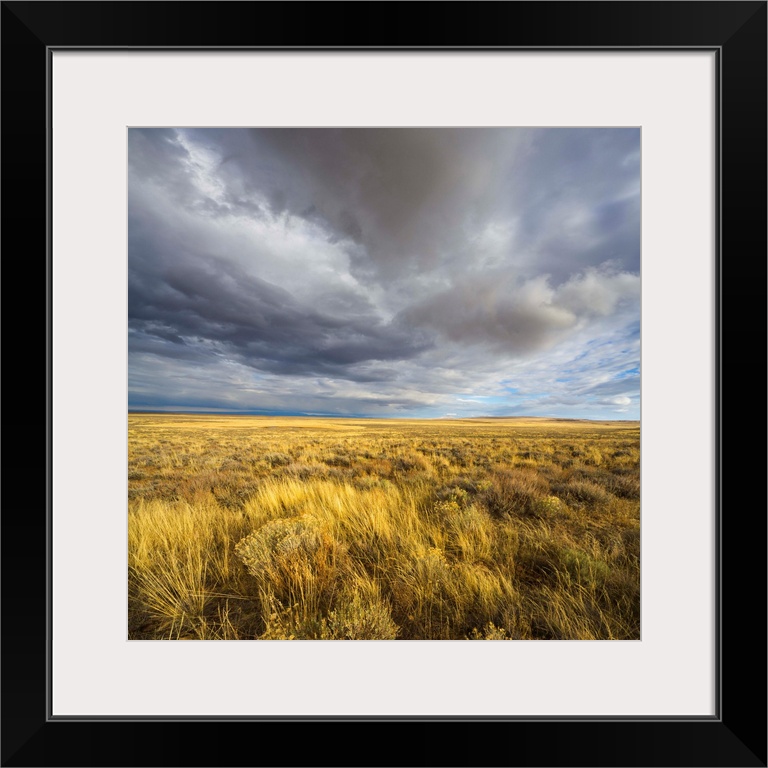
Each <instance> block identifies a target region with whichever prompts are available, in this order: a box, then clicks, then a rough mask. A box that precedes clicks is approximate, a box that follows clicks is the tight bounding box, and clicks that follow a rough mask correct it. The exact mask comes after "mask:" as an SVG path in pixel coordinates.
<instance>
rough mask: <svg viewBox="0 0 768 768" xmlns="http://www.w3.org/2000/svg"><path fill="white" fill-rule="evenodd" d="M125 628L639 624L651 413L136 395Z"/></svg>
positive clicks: (137, 635) (484, 633) (592, 630)
mask: <svg viewBox="0 0 768 768" xmlns="http://www.w3.org/2000/svg"><path fill="white" fill-rule="evenodd" d="M128 427H129V443H128V448H129V458H128V496H129V504H128V568H129V573H128V590H129V595H128V598H129V599H128V631H129V638H131V639H201V640H211V639H221V640H249V639H331V640H343V639H353V640H354V639H360V640H366V639H377V640H391V639H398V640H419V639H445V640H461V639H489V640H490V639H499V640H501V639H558V640H588V639H639V637H640V427H639V424H638V423H637V422H586V421H584V422H580V421H565V420H546V419H465V420H455V421H375V420H351V419H310V418H267V417H255V416H253V417H252V416H195V415H191V416H190V415H155V414H130V415H129V418H128Z"/></svg>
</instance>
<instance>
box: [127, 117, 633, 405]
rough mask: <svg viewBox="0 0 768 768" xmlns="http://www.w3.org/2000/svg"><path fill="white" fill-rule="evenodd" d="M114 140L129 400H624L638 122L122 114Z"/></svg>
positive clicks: (629, 376)
mask: <svg viewBox="0 0 768 768" xmlns="http://www.w3.org/2000/svg"><path fill="white" fill-rule="evenodd" d="M128 160H129V211H128V215H129V226H128V232H129V251H128V252H129V264H128V266H129V406H130V407H132V408H160V409H166V408H181V409H187V408H197V409H212V410H213V409H225V410H236V411H254V412H275V413H310V412H311V413H328V414H339V415H371V416H386V415H390V416H435V417H440V416H444V415H446V414H449V413H450V414H457V415H481V414H489V415H504V414H510V415H511V414H518V413H519V414H527V413H535V414H536V415H557V416H574V417H595V418H637V417H638V416H639V319H640V317H639V312H640V310H639V307H640V274H639V272H640V132H639V129H628V128H605V129H591V128H589V129H587V128H549V129H546V128H394V129H393V128H386V129H367V128H365V129H364V128H350V129H325V128H322V129H321V128H317V129H298V128H296V129H293V128H283V129H260V128H254V129H230V128H220V129H197V128H195V129H186V128H178V129H173V128H142V129H138V128H136V129H130V130H129V152H128ZM617 414H618V415H617Z"/></svg>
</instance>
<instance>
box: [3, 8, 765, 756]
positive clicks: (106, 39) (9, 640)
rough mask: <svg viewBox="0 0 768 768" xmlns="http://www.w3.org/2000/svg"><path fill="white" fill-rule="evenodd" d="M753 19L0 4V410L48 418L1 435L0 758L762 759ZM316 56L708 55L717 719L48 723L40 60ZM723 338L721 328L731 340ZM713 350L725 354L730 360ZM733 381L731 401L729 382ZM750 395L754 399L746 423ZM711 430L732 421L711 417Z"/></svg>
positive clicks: (758, 183)
mask: <svg viewBox="0 0 768 768" xmlns="http://www.w3.org/2000/svg"><path fill="white" fill-rule="evenodd" d="M766 8H767V3H766V2H738V1H737V2H718V1H713V2H707V1H699V0H691V1H690V2H614V1H612V0H609V1H606V2H579V1H578V0H577V1H575V2H488V3H486V2H476V3H464V2H455V3H453V2H451V3H417V2H407V3H405V2H404V3H395V2H389V3H383V2H372V3H343V4H342V3H339V4H336V3H325V2H316V3H314V2H310V3H301V2H283V3H280V2H274V3H273V2H254V3H250V2H215V3H214V2H98V1H97V2H3V3H2V17H1V19H2V49H1V55H2V65H3V66H2V106H3V111H2V116H3V117H2V120H3V130H2V150H3V167H2V192H3V225H4V226H3V244H4V245H5V246H6V247H5V258H4V259H3V268H4V271H5V286H6V288H8V291H7V293H8V294H9V295H10V294H11V292H13V294H14V299H15V298H18V296H19V295H20V294H21V295H23V297H24V299H25V302H24V303H25V305H26V308H25V309H24V310H23V311H22V310H20V309H19V308H18V307H19V305H18V304H17V303H15V302H11V301H10V300H9V301H8V302H7V303H6V307H7V308H8V311H9V317H10V318H13V319H12V320H9V318H6V326H5V327H6V333H5V334H4V335H3V340H4V341H5V342H6V343H5V353H6V360H7V361H8V362H9V363H10V364H9V365H8V367H7V368H6V372H7V373H6V377H5V384H6V397H5V402H6V404H7V405H12V406H13V409H12V412H14V413H15V412H16V411H17V410H18V411H19V412H20V413H21V412H23V418H24V419H27V418H28V416H29V415H32V414H39V415H40V421H41V422H42V420H43V417H42V414H43V413H44V412H45V414H46V416H45V437H44V435H43V430H42V428H41V429H40V431H38V430H30V429H29V428H28V426H24V427H23V428H18V427H17V428H14V427H11V430H12V431H11V435H12V437H11V439H10V440H9V442H8V443H6V447H7V450H6V462H7V463H8V467H6V470H7V471H6V474H5V477H6V483H5V492H6V493H5V501H6V504H5V508H4V512H5V514H4V515H3V519H2V528H3V530H2V532H3V534H4V535H3V537H2V564H3V576H4V578H3V580H2V619H3V625H2V633H3V634H2V640H3V642H2V756H1V759H2V765H4V766H113V765H114V766H117V765H127V766H144V765H146V766H150V765H169V766H170V765H180V766H198V765H199V766H203V765H221V766H236V765H296V766H304V765H308V766H309V765H459V766H475V765H476V766H480V765H509V766H511V765H528V766H554V765H563V766H608V765H613V766H632V765H638V766H765V765H766V759H767V758H766V751H767V750H766V718H767V712H766V646H765V638H766V612H765V607H766V578H765V575H766V547H765V542H766V515H765V509H766V506H765V459H766V456H765V451H764V446H765V440H764V425H765V423H766V421H765V412H764V394H765V392H766V381H765V369H766V366H765V357H764V354H765V350H766V323H765V318H766V63H767V61H768V59H767V57H766V19H767V15H766ZM327 30H332V31H331V32H328V31H327ZM329 43H332V45H333V47H335V48H339V49H353V48H370V47H374V48H375V47H382V48H386V49H390V50H393V51H397V50H403V49H405V48H418V49H434V48H451V49H457V50H458V49H462V50H463V49H467V50H469V49H473V48H477V47H481V48H493V47H498V48H501V49H525V48H547V49H558V48H590V49H598V48H599V49H622V50H624V49H627V48H642V49H652V50H655V49H660V48H672V49H687V48H703V49H708V50H713V51H716V52H717V56H718V62H719V78H720V79H719V99H720V103H719V105H718V107H719V122H718V126H717V132H718V143H719V151H720V155H719V158H718V161H719V178H718V183H717V188H718V192H719V201H718V207H719V212H718V217H717V240H718V247H719V252H718V259H717V264H718V275H717V285H718V297H717V301H716V321H717V337H718V338H717V378H716V382H715V384H716V392H717V403H718V409H717V413H716V415H715V423H716V430H717V435H716V444H717V446H718V455H717V457H716V467H717V470H716V471H717V474H718V477H717V498H716V504H717V525H718V530H717V537H718V548H719V555H718V559H717V562H716V578H717V584H716V593H717V601H718V605H717V619H718V628H719V629H718V633H717V638H716V643H717V648H718V654H717V655H718V670H717V674H718V690H717V701H716V715H715V716H714V717H712V718H663V717H651V718H634V719H633V718H623V717H606V718H578V717H573V718H568V717H566V718H560V719H557V718H549V719H537V718H530V719H528V718H522V719H506V718H496V719H494V718H489V719H487V720H481V719H474V718H443V719H438V718H418V719H417V718H406V717H402V718H389V719H387V718H368V717H363V716H360V717H356V718H345V719H342V718H323V717H308V718H303V719H299V718H293V719H289V718H275V719H271V720H270V719H263V718H262V719H259V720H253V719H250V720H249V719H248V718H235V719H224V718H190V719H186V720H185V719H182V718H165V719H159V718H157V719H152V718H149V717H146V718H142V719H137V720H129V719H126V718H122V719H117V718H115V719H112V718H104V717H101V718H93V719H71V720H68V719H66V718H53V719H52V718H51V717H50V711H49V706H50V701H49V682H48V681H49V672H50V664H51V648H50V634H49V632H50V590H51V587H52V585H51V584H50V583H49V576H48V574H49V572H50V571H49V564H50V558H51V555H52V553H51V548H50V539H49V533H50V530H49V528H50V524H51V515H52V510H51V498H52V497H51V461H52V453H51V418H50V409H51V389H52V378H51V375H52V360H51V339H52V336H53V334H55V328H52V326H51V312H50V309H51V301H52V296H51V287H50V271H51V268H52V262H51V251H50V226H49V222H50V219H49V215H50V188H49V182H50V178H49V160H50V155H49V152H50V146H49V118H50V113H49V98H50V91H49V88H50V82H49V73H50V58H51V52H52V51H53V50H55V49H57V48H95V49H111V50H115V49H120V48H145V47H157V48H179V47H183V48H195V49H199V50H207V49H211V48H218V47H244V48H254V47H274V48H287V47H290V48H310V49H314V48H318V47H321V48H325V47H329ZM44 286H45V288H44ZM32 297H34V299H32ZM6 298H8V297H6ZM43 302H45V305H43ZM19 313H21V314H19ZM33 318H34V322H33ZM33 329H34V330H33ZM729 330H731V331H733V332H732V333H730V334H727V333H726V332H727V331H729ZM737 330H738V331H739V338H740V340H741V339H743V338H744V337H746V338H747V339H748V344H749V348H751V349H752V350H755V349H757V350H759V354H757V353H754V352H753V355H754V357H756V358H757V359H756V360H755V359H754V357H753V358H752V359H749V360H745V359H743V357H742V355H743V353H742V352H741V349H742V347H741V345H740V346H739V347H738V350H739V352H738V353H737V351H736V350H737V347H736V344H735V341H734V340H735V337H736V331H737ZM38 334H39V335H38ZM726 336H728V337H729V338H731V342H732V346H729V347H727V348H726V347H725V343H724V342H725V339H726ZM43 338H45V340H46V341H45V349H46V352H45V357H44V362H43V354H42V351H38V347H37V345H35V347H34V349H35V351H34V353H30V342H31V341H32V340H33V339H34V340H35V342H36V344H37V343H39V344H40V348H42V346H43ZM683 341H684V340H683ZM33 359H34V360H38V361H39V362H40V363H41V364H42V368H43V371H40V370H39V369H38V370H37V371H36V373H37V375H36V376H34V378H33V377H32V376H31V373H30V370H29V365H28V362H29V361H30V360H33ZM726 365H727V366H729V367H728V368H727V369H726V368H725V366H726ZM739 374H740V376H739ZM737 376H739V378H740V384H741V389H737V388H736V380H737ZM745 393H747V395H746V396H745ZM747 397H750V398H752V400H753V401H754V402H753V403H751V404H750V408H749V410H748V411H745V410H744V407H745V404H746V403H745V401H746V400H747ZM44 405H45V407H43V406H44ZM26 409H29V410H26ZM726 416H733V419H728V421H726V420H725V417H726ZM737 417H738V418H737ZM11 423H13V422H11ZM19 423H22V424H27V425H28V424H29V422H28V421H25V422H19ZM35 423H38V422H35ZM41 427H42V424H41ZM755 435H756V437H757V439H756V440H755V439H754V438H755ZM750 445H753V446H754V445H757V446H762V448H754V447H751V448H750V447H748V446H750ZM681 449H684V446H682V447H681ZM43 467H45V470H44V471H45V473H46V474H45V482H43V481H42V479H41V480H40V481H39V482H36V483H33V484H31V485H30V483H29V482H28V481H24V482H19V478H22V477H28V476H29V473H30V472H35V473H42V472H43ZM8 470H10V471H8ZM702 471H703V472H708V469H703V470H702ZM53 514H55V511H53ZM44 542H48V545H47V546H46V545H45V544H44ZM680 599H681V600H684V599H685V596H680ZM84 631H87V621H84ZM744 690H746V691H747V692H748V694H749V695H745V694H744V693H743V691H744ZM395 725H396V726H397V728H396V729H395V730H393V726H395ZM350 728H351V729H353V731H352V732H351V733H350V731H349V730H348V729H350ZM350 735H351V736H352V737H353V738H352V739H350ZM150 737H152V739H151V740H150ZM360 742H362V743H363V744H367V745H368V748H367V751H366V752H365V753H364V754H363V753H361V752H359V751H358V750H357V749H356V748H355V747H354V746H352V745H354V744H357V743H360Z"/></svg>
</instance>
